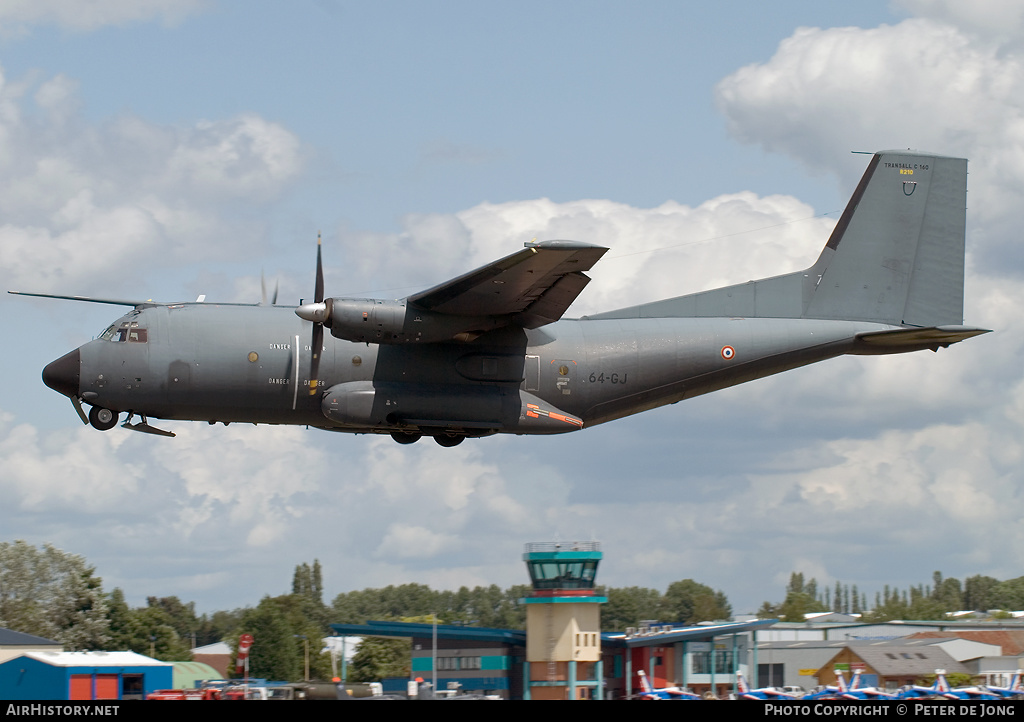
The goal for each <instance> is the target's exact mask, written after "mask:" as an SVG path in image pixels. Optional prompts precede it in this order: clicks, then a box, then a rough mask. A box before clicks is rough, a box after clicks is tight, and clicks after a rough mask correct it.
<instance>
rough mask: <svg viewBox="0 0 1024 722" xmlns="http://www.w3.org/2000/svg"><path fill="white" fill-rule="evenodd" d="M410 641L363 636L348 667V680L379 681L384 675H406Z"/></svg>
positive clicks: (407, 673)
mask: <svg viewBox="0 0 1024 722" xmlns="http://www.w3.org/2000/svg"><path fill="white" fill-rule="evenodd" d="M410 645H411V641H410V640H408V639H384V638H382V637H363V639H362V641H361V642H359V645H358V646H357V647H356V653H355V654H354V655H353V656H352V664H350V665H349V668H348V681H349V682H379V681H380V680H382V679H384V678H385V677H408V676H409V665H410V657H411V653H410V649H411V646H410Z"/></svg>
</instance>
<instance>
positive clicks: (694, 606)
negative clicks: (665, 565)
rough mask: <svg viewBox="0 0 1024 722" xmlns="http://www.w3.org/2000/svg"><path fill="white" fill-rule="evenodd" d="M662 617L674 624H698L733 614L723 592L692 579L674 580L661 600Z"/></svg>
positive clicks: (726, 617)
mask: <svg viewBox="0 0 1024 722" xmlns="http://www.w3.org/2000/svg"><path fill="white" fill-rule="evenodd" d="M661 610H662V612H661V615H660V619H661V621H663V622H672V623H674V624H697V622H708V621H714V620H716V619H728V618H729V617H731V616H732V607H731V606H729V600H728V599H726V597H725V594H724V593H723V592H720V591H718V592H716V591H715V590H714V589H712V588H711V587H709V586H707V585H705V584H701V583H699V582H695V581H694V580H692V579H683V580H682V581H678V582H672V583H671V584H670V585H669V586H668V589H667V590H666V591H665V596H664V597H663V598H662V602H661Z"/></svg>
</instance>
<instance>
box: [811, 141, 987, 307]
mask: <svg viewBox="0 0 1024 722" xmlns="http://www.w3.org/2000/svg"><path fill="white" fill-rule="evenodd" d="M966 211H967V161H966V160H964V159H962V158H947V157H944V156H936V155H925V154H921V153H915V152H912V151H882V152H879V153H876V154H875V155H874V156H873V157H872V159H871V162H870V164H869V165H868V168H867V170H866V171H865V172H864V176H863V177H862V178H861V181H860V183H859V184H858V186H857V189H856V191H855V192H854V194H853V197H852V198H851V199H850V202H849V204H848V205H847V206H846V210H845V211H843V215H842V217H841V218H840V219H839V222H838V223H837V224H836V227H835V230H834V231H833V232H832V236H831V237H830V238H829V240H828V243H827V244H826V246H825V249H824V250H823V251H822V253H821V256H820V257H819V258H818V261H817V262H816V263H815V264H814V266H812V267H811V269H809V271H808V272H809V274H810V276H811V280H812V281H813V282H814V289H813V292H812V293H811V294H810V297H809V298H805V302H806V303H807V305H806V310H805V312H804V315H805V317H810V318H836V319H849V320H858V321H879V322H882V323H891V324H896V325H909V326H942V325H959V324H962V323H963V296H964V229H965V224H966V215H967V212H966Z"/></svg>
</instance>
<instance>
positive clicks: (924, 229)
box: [12, 151, 987, 446]
mask: <svg viewBox="0 0 1024 722" xmlns="http://www.w3.org/2000/svg"><path fill="white" fill-rule="evenodd" d="M966 194H967V161H966V160H964V159H960V158H949V157H943V156H936V155H930V154H922V153H917V152H911V151H882V152H879V153H876V154H874V156H873V157H872V159H871V161H870V163H869V165H868V168H867V170H866V172H865V173H864V176H863V178H862V179H861V181H860V183H859V184H858V186H857V188H856V190H855V192H854V194H853V197H852V199H851V200H850V202H849V204H848V205H847V206H846V210H845V211H844V212H843V215H842V216H841V217H840V219H839V222H838V223H837V224H836V227H835V230H834V231H833V232H832V235H831V237H830V238H829V239H828V242H827V243H826V244H825V248H824V250H823V251H822V252H821V255H820V256H819V257H818V260H817V261H816V262H815V263H814V264H813V265H812V266H810V267H809V268H807V269H806V270H803V271H797V272H795V273H788V274H785V275H781V276H775V277H772V278H765V279H762V280H758V281H749V282H747V283H742V284H738V285H734V286H727V287H724V288H718V289H714V290H710V291H703V292H701V293H694V294H690V295H686V296H679V297H676V298H670V299H666V300H662V301H654V302H652V303H645V304H642V305H639V306H633V307H631V308H623V309H619V310H616V311H609V312H607V313H600V314H597V315H592V316H589V317H586V316H585V317H583V318H579V319H571V320H570V319H562V315H563V314H564V313H565V311H566V309H567V308H568V307H569V305H570V304H571V303H572V302H573V301H574V300H575V299H576V297H577V296H578V295H579V294H580V292H581V291H583V289H584V287H585V286H586V285H587V283H588V282H589V280H590V279H589V277H588V276H586V275H585V273H584V272H585V271H587V270H588V269H590V268H591V267H592V266H593V265H594V264H595V263H596V262H597V261H598V260H599V259H600V258H601V256H602V255H604V253H605V251H606V250H607V249H606V248H602V247H600V246H595V245H590V244H587V243H580V242H576V241H560V240H553V241H544V242H540V243H533V242H531V243H527V244H526V248H525V249H523V250H521V251H518V252H516V253H513V254H511V255H509V256H506V257H505V258H502V259H501V260H498V261H495V262H494V263H491V264H490V265H487V266H484V267H482V268H478V269H477V270H475V271H471V272H469V273H466V274H465V275H462V276H459V277H458V278H455V279H453V280H451V281H447V282H446V283H442V284H440V285H438V286H435V287H433V288H429V289H427V290H425V291H422V292H420V293H416V294H413V295H412V296H409V297H407V298H403V299H400V300H395V301H386V300H378V299H361V298H324V287H323V286H324V281H323V266H322V261H321V253H320V248H319V246H318V248H317V267H316V279H315V291H314V297H313V302H312V303H308V304H305V305H302V306H299V307H298V308H292V307H284V306H278V305H276V304H274V303H271V304H267V303H266V302H265V301H264V302H263V303H260V304H251V305H246V304H224V303H205V302H203V298H202V297H200V299H199V300H198V301H196V302H192V303H153V302H152V301H140V300H134V301H133V300H116V299H99V298H82V297H78V296H54V295H52V294H23V295H35V296H47V297H51V298H64V299H73V300H81V301H92V302H96V303H108V304H115V305H124V306H130V307H132V310H131V311H129V312H128V313H127V314H126V315H125V316H123V317H121V318H120V319H118V320H117V321H115V322H114V323H113V324H111V325H110V327H109V328H108V329H107V330H106V331H104V332H103V333H102V334H101V335H100V336H99V338H97V339H95V340H93V341H91V342H89V343H87V344H85V345H84V346H82V347H80V348H78V349H76V350H74V351H72V352H71V353H68V354H67V355H65V356H63V357H61V358H59V359H57V360H56V361H54V362H53V363H51V364H49V365H48V366H46V368H45V369H44V370H43V381H44V383H46V385H47V386H49V387H50V388H52V389H54V390H56V391H59V392H60V393H62V394H64V395H65V396H68V397H69V398H70V399H71V401H72V403H73V404H74V406H75V408H76V410H77V411H78V414H79V416H80V417H81V418H82V421H83V422H86V414H85V412H84V410H83V408H82V402H85V404H88V405H89V406H91V409H90V411H89V414H88V422H87V423H91V424H92V425H93V426H94V427H95V428H97V429H100V430H107V429H110V428H112V427H113V426H115V425H116V424H117V422H118V420H119V417H120V415H121V414H127V418H126V420H125V422H124V424H123V427H125V428H129V429H133V430H136V431H143V432H146V433H153V434H161V435H166V436H173V434H171V433H170V432H168V431H164V430H161V429H158V428H156V427H154V426H151V425H150V423H149V419H151V418H160V419H180V420H196V421H207V422H209V423H211V424H213V423H216V422H222V423H224V424H227V423H230V422H250V423H267V424H301V425H307V426H314V427H317V428H321V429H327V430H331V431H345V432H351V433H373V434H390V435H391V436H392V437H393V438H394V439H395V440H396V441H398V442H400V443H403V444H408V443H412V442H414V441H417V440H418V439H420V438H421V437H423V436H432V437H433V438H434V440H435V441H436V442H437V443H439V444H440V445H441V446H455V445H456V444H458V443H460V442H461V441H462V440H463V439H465V438H466V437H482V436H488V435H491V434H496V433H507V434H556V433H562V432H567V431H576V430H578V429H582V428H585V427H588V426H594V425H596V424H602V423H605V422H607V421H612V420H614V419H618V418H621V417H623V416H629V415H631V414H636V413H639V412H641V411H646V410H648V409H653V408H656V407H658V406H663V405H665V404H672V403H675V402H677V401H682V400H683V399H688V398H691V397H693V396H698V395H700V394H706V393H708V392H711V391H717V390H718V389H723V388H726V387H728V386H733V385H736V384H740V383H744V382H746V381H751V380H753V379H757V378H761V377H763V376H769V375H771V374H776V373H779V372H781V371H787V370H789V369H794V368H797V367H799V366H805V365H807V364H812V363H815V362H818V361H824V360H825V359H829V358H833V357H835V356H840V355H843V354H889V353H903V352H907V351H918V350H922V349H931V350H933V351H935V350H937V349H938V348H939V347H940V346H941V347H947V346H949V345H950V344H953V343H957V342H958V341H962V340H964V339H967V338H970V337H972V336H976V335H978V334H982V333H986V332H987V331H986V330H985V329H981V328H973V327H969V326H964V325H963V282H964V226H965V215H966ZM12 293H13V292H12ZM324 328H327V329H329V330H330V337H329V338H327V339H325V338H324V336H325V334H324ZM136 417H137V418H138V419H139V420H138V421H137V422H136V423H134V424H133V423H132V419H134V418H136Z"/></svg>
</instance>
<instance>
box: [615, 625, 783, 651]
mask: <svg viewBox="0 0 1024 722" xmlns="http://www.w3.org/2000/svg"><path fill="white" fill-rule="evenodd" d="M775 622H776V620H774V619H758V620H755V621H751V622H723V623H720V624H699V625H697V626H694V627H672V626H670V625H662V626H661V627H660V628H659V631H656V632H653V631H652V632H648V633H646V634H636V635H631V636H628V637H627V636H626V635H625V634H602V635H601V641H602V643H605V642H612V643H614V642H620V643H625V645H626V646H628V647H661V646H663V645H666V644H675V643H676V642H690V641H695V640H698V639H713V638H715V637H718V636H723V635H726V634H738V633H740V632H749V631H751V630H756V629H761V628H764V627H770V626H772V625H773V624H775Z"/></svg>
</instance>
